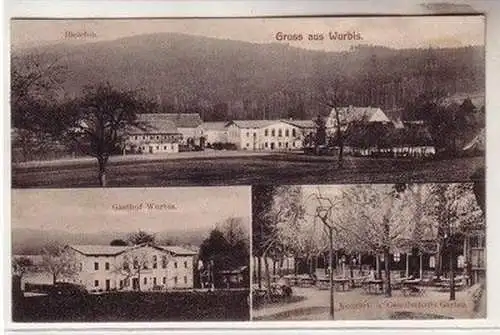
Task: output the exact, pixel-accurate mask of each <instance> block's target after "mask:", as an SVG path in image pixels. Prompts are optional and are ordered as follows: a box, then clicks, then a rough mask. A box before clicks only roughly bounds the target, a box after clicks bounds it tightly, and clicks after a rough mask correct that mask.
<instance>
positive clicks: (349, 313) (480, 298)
mask: <svg viewBox="0 0 500 335" xmlns="http://www.w3.org/2000/svg"><path fill="white" fill-rule="evenodd" d="M484 201H485V200H484V183H483V182H477V183H459V184H358V185H320V186H254V187H253V188H252V202H253V209H252V211H253V225H252V229H253V239H252V252H253V262H252V268H253V271H252V276H253V287H252V295H253V299H252V301H253V305H252V306H253V311H252V318H253V320H388V319H395V320H398V319H471V318H486V283H485V280H486V255H485V253H486V244H485V243H486V237H485V232H486V226H485V213H484Z"/></svg>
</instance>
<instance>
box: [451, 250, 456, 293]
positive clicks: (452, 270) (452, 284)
mask: <svg viewBox="0 0 500 335" xmlns="http://www.w3.org/2000/svg"><path fill="white" fill-rule="evenodd" d="M454 258H455V246H454V245H452V246H451V248H450V301H451V300H455V267H454V266H453V265H454V264H453V263H454Z"/></svg>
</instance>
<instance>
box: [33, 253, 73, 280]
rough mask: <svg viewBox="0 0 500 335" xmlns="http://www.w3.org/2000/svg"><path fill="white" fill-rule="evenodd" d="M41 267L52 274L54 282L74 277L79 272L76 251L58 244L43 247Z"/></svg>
mask: <svg viewBox="0 0 500 335" xmlns="http://www.w3.org/2000/svg"><path fill="white" fill-rule="evenodd" d="M41 268H42V269H43V270H45V271H47V272H48V273H50V274H51V275H52V283H53V284H55V283H56V282H57V281H58V280H59V279H65V278H72V277H73V276H75V275H76V274H77V273H78V267H77V261H76V258H75V255H74V253H72V252H71V251H69V250H68V249H67V248H65V247H63V246H61V245H58V244H51V245H49V246H47V247H45V248H43V250H42V264H41Z"/></svg>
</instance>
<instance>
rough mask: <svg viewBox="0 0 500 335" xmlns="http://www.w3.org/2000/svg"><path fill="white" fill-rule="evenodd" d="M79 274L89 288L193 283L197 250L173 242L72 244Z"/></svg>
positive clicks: (144, 287)
mask: <svg viewBox="0 0 500 335" xmlns="http://www.w3.org/2000/svg"><path fill="white" fill-rule="evenodd" d="M68 251H69V252H71V253H73V255H74V260H75V264H76V268H77V274H76V275H75V276H74V277H73V278H72V280H71V281H72V282H74V283H76V284H80V285H82V286H84V287H85V288H86V289H87V291H89V292H106V291H120V290H124V291H131V290H141V291H151V290H166V289H190V288H193V287H194V282H193V281H194V257H195V256H196V252H193V251H190V250H187V249H184V248H181V247H174V246H156V245H139V246H99V245H70V246H68Z"/></svg>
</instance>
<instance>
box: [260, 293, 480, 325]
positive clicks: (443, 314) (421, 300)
mask: <svg viewBox="0 0 500 335" xmlns="http://www.w3.org/2000/svg"><path fill="white" fill-rule="evenodd" d="M456 294H457V296H456V300H455V301H449V293H448V292H439V291H436V290H433V289H431V288H429V289H426V291H425V294H424V295H423V296H418V297H414V296H404V295H403V294H402V293H401V291H397V290H395V291H393V296H392V297H391V298H386V297H385V296H384V295H375V294H366V293H365V292H363V291H362V290H361V289H355V290H352V291H347V292H335V319H336V320H387V319H411V318H414V319H452V318H453V319H455V318H458V319H469V318H484V317H486V311H485V310H483V311H481V312H480V313H477V312H476V311H474V304H473V301H472V299H471V288H469V289H467V290H464V291H460V292H457V293H456ZM294 295H297V296H301V297H303V298H304V299H303V300H300V301H298V302H292V303H283V304H280V305H276V304H272V305H268V306H263V307H262V308H258V309H254V310H253V311H252V319H253V320H260V321H269V320H290V321H291V320H294V321H299V320H329V318H330V316H329V311H330V307H329V306H330V300H329V298H330V297H329V291H328V290H318V289H316V288H294Z"/></svg>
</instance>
